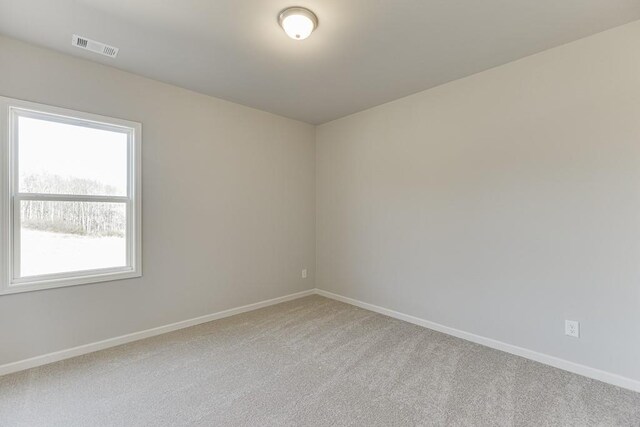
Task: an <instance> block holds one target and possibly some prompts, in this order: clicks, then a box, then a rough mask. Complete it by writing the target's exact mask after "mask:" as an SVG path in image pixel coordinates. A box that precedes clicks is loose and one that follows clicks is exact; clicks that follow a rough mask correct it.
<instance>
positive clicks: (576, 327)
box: [564, 320, 580, 338]
mask: <svg viewBox="0 0 640 427" xmlns="http://www.w3.org/2000/svg"><path fill="white" fill-rule="evenodd" d="M564 333H565V335H568V336H570V337H575V338H580V322H577V321H575V320H565V321H564Z"/></svg>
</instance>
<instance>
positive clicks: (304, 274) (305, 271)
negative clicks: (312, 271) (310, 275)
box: [302, 268, 307, 279]
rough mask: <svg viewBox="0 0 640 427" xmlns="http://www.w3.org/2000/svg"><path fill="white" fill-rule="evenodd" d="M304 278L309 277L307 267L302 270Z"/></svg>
mask: <svg viewBox="0 0 640 427" xmlns="http://www.w3.org/2000/svg"><path fill="white" fill-rule="evenodd" d="M302 278H303V279H306V278H307V269H306V268H305V269H304V270H302Z"/></svg>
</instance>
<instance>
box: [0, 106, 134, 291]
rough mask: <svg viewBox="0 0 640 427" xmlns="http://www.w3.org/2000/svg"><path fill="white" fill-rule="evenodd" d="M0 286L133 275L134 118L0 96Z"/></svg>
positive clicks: (20, 286)
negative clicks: (110, 115) (67, 108)
mask: <svg viewBox="0 0 640 427" xmlns="http://www.w3.org/2000/svg"><path fill="white" fill-rule="evenodd" d="M0 114H1V116H0V130H1V132H2V135H1V139H0V141H1V143H2V144H1V147H0V160H1V163H0V208H1V209H0V223H1V225H2V227H1V228H0V237H1V241H2V245H1V247H0V261H1V262H2V276H1V277H0V294H7V293H16V292H25V291H33V290H39V289H47V288H55V287H60V286H71V285H80V284H85V283H94V282H102V281H110V280H116V279H124V278H131V277H139V276H141V265H140V254H141V251H140V249H141V248H140V244H141V239H140V237H141V227H140V226H141V224H140V218H141V215H140V214H141V211H140V188H141V187H140V134H141V125H140V124H139V123H134V122H129V121H125V120H120V119H113V118H109V117H103V116H97V115H94V114H88V113H82V112H77V111H71V110H65V109H61V108H56V107H50V106H46V105H40V104H34V103H31V102H25V101H19V100H14V99H9V98H3V97H0Z"/></svg>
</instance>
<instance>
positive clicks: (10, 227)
mask: <svg viewBox="0 0 640 427" xmlns="http://www.w3.org/2000/svg"><path fill="white" fill-rule="evenodd" d="M18 117H30V118H37V119H44V120H48V121H53V122H58V123H66V124H73V125H79V126H83V127H89V128H94V129H102V130H111V131H116V132H122V133H126V134H127V141H128V143H127V146H128V154H127V166H128V168H127V175H128V176H127V195H126V196H85V195H59V194H35V193H20V192H19V188H18V184H19V180H18V179H19V172H18V166H19V165H18V137H17V130H18V129H17V123H18ZM141 138H142V125H141V124H140V123H137V122H132V121H128V120H122V119H116V118H112V117H106V116H100V115H97V114H91V113H85V112H81V111H74V110H68V109H65V108H59V107H53V106H50V105H44V104H37V103H34V102H28V101H22V100H17V99H11V98H6V97H1V96H0V242H1V244H0V267H1V268H0V295H4V294H14V293H19V292H29V291H37V290H41V289H51V288H59V287H64V286H75V285H83V284H88V283H97V282H107V281H112V280H120V279H129V278H134V277H141V276H142V206H141V190H142V176H141V148H142V147H141ZM22 200H40V201H80V202H111V203H123V204H125V205H126V215H127V228H126V242H127V254H126V256H127V265H126V266H125V267H113V268H103V269H95V270H83V271H76V272H66V273H55V274H45V275H40V276H29V277H24V278H21V277H19V274H18V273H19V269H20V201H22Z"/></svg>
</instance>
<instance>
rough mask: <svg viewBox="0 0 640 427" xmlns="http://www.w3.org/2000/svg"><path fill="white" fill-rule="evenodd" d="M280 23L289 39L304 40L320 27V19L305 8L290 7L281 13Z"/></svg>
mask: <svg viewBox="0 0 640 427" xmlns="http://www.w3.org/2000/svg"><path fill="white" fill-rule="evenodd" d="M278 22H279V23H280V26H281V27H282V29H283V30H284V32H285V33H287V35H288V36H289V37H291V38H292V39H294V40H304V39H306V38H307V37H309V36H310V35H311V33H312V32H313V30H315V29H316V28H317V27H318V17H317V16H316V15H315V13H313V12H311V11H310V10H309V9H305V8H304V7H290V8H288V9H285V10H283V11H282V13H280V16H279V17H278Z"/></svg>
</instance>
